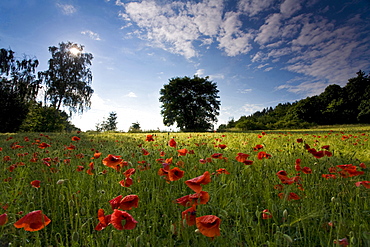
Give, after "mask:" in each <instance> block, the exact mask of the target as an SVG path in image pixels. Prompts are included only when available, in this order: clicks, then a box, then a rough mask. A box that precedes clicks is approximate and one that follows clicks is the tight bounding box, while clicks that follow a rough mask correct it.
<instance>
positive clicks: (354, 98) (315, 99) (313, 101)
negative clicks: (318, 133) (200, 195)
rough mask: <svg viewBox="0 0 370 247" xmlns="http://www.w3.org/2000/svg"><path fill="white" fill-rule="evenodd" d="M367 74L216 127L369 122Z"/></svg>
mask: <svg viewBox="0 0 370 247" xmlns="http://www.w3.org/2000/svg"><path fill="white" fill-rule="evenodd" d="M369 123H370V75H366V74H365V72H363V71H361V70H360V71H359V72H357V76H356V77H354V78H351V79H349V80H348V83H347V84H346V85H345V86H344V87H341V86H339V85H336V84H332V85H329V86H327V87H326V88H325V90H324V92H322V93H321V94H319V95H315V96H312V97H307V98H305V99H302V100H299V101H296V102H294V103H280V104H278V105H277V106H275V107H274V108H272V107H269V108H264V109H263V110H262V111H257V112H255V113H253V114H251V115H249V116H241V117H240V118H239V119H238V120H237V121H235V120H233V119H232V120H230V121H229V122H228V123H227V124H222V125H220V126H219V130H227V129H233V128H237V129H240V130H266V129H284V128H285V129H287V128H307V127H311V126H316V125H334V124H369Z"/></svg>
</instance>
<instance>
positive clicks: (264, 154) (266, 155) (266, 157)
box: [257, 151, 271, 160]
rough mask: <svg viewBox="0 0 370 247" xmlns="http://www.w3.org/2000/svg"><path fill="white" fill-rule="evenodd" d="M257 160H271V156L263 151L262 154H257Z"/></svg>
mask: <svg viewBox="0 0 370 247" xmlns="http://www.w3.org/2000/svg"><path fill="white" fill-rule="evenodd" d="M257 158H258V159H259V160H262V159H263V158H265V159H269V158H271V154H268V153H266V152H265V151H261V152H259V153H258V154H257Z"/></svg>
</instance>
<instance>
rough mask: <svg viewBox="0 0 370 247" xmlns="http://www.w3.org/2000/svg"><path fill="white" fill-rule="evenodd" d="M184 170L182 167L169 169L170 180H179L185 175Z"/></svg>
mask: <svg viewBox="0 0 370 247" xmlns="http://www.w3.org/2000/svg"><path fill="white" fill-rule="evenodd" d="M184 173H185V172H184V171H182V170H180V168H178V167H175V168H172V169H171V170H169V171H168V180H170V181H177V180H179V179H181V178H182V177H183V176H184Z"/></svg>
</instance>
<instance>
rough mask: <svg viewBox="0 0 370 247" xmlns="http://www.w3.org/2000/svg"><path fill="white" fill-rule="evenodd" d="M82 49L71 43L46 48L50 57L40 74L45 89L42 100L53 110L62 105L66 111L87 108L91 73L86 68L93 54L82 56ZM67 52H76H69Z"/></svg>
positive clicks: (89, 98) (81, 110)
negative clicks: (47, 67)
mask: <svg viewBox="0 0 370 247" xmlns="http://www.w3.org/2000/svg"><path fill="white" fill-rule="evenodd" d="M83 48H84V46H82V45H77V44H75V43H72V42H67V43H64V42H62V43H59V47H55V46H51V47H49V52H50V53H51V56H52V58H51V59H50V60H49V69H48V70H46V71H44V72H43V73H42V75H43V79H44V82H45V85H46V87H47V88H46V95H45V100H46V101H47V102H50V104H51V106H53V107H54V108H56V109H57V110H59V109H60V107H61V106H64V107H67V108H68V109H69V110H70V112H78V113H82V112H83V111H84V109H86V108H89V107H90V105H91V102H90V100H91V96H92V94H93V92H94V90H93V89H92V88H91V86H90V84H91V82H92V73H91V71H90V68H89V66H90V65H91V61H92V59H93V55H92V54H91V53H83ZM71 49H78V50H79V52H78V53H77V54H76V53H72V50H71Z"/></svg>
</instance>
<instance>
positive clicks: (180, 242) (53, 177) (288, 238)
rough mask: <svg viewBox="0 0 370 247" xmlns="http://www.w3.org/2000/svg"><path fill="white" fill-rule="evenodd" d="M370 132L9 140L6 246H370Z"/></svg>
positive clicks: (2, 207)
mask: <svg viewBox="0 0 370 247" xmlns="http://www.w3.org/2000/svg"><path fill="white" fill-rule="evenodd" d="M369 130H370V127H369V126H360V127H356V128H354V127H352V128H345V127H343V128H341V129H338V128H334V127H333V128H332V129H328V128H322V129H315V130H300V131H297V130H294V131H293V130H292V131H272V132H269V131H266V133H264V132H262V133H261V132H254V133H156V134H153V136H152V139H150V136H149V137H148V136H147V134H144V133H141V134H127V133H100V134H99V133H97V134H96V133H72V134H68V133H64V134H58V133H43V134H40V133H22V134H0V148H1V151H0V164H1V173H0V189H1V190H0V192H1V194H0V225H2V226H0V246H346V245H347V243H348V245H349V246H370V199H369V193H370V182H367V181H370V175H369V174H370V173H369V168H368V167H369V166H370V151H369V150H370V144H369V133H370V131H369ZM76 137H78V138H76ZM171 139H172V142H170V140H171ZM175 144H176V146H174V145H175ZM110 154H111V155H113V156H120V157H112V156H109V155H110ZM120 159H122V161H121V160H120ZM132 168H134V169H132ZM221 168H223V169H221ZM208 174H209V178H208ZM200 176H202V177H200ZM197 177H200V178H197ZM195 178H197V179H195ZM38 181H39V182H38ZM186 181H187V182H186ZM185 182H186V183H185ZM200 191H201V192H200ZM128 195H136V196H137V197H134V196H132V197H126V196H128ZM189 195H190V196H189ZM118 196H122V197H118ZM117 197H118V198H117ZM125 197H126V199H127V198H129V199H130V200H127V201H125V200H123V198H125ZM137 198H138V201H137ZM112 199H115V200H113V201H112ZM176 199H178V200H176ZM99 209H103V210H104V212H103V210H99ZM37 210H41V211H42V214H41V216H40V217H41V218H40V217H36V216H35V217H33V218H32V219H31V220H30V221H28V220H29V219H25V218H23V219H22V220H21V222H20V221H19V220H20V219H21V218H22V217H24V216H25V215H27V214H28V213H30V212H33V211H37ZM186 210H187V211H186ZM98 212H99V218H98ZM103 214H104V215H103ZM43 215H44V216H46V217H47V218H46V217H43ZM109 215H110V216H109ZM206 215H212V216H209V217H208V218H207V219H209V220H210V221H209V222H202V221H201V220H202V219H204V217H203V218H202V216H206ZM28 218H30V217H28ZM37 218H40V219H41V221H40V220H38V221H37ZM196 218H197V219H196ZM35 219H36V222H35ZM49 219H50V222H49ZM136 222H137V223H136ZM219 223H220V225H219V226H218V224H219ZM121 228H124V229H121ZM38 229H39V230H38ZM218 229H220V230H219V232H218ZM29 230H36V231H29ZM218 234H219V235H220V236H218ZM206 235H208V236H206Z"/></svg>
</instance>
